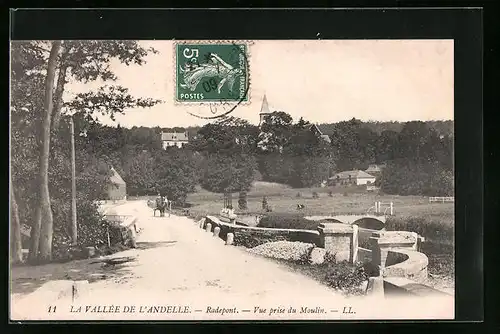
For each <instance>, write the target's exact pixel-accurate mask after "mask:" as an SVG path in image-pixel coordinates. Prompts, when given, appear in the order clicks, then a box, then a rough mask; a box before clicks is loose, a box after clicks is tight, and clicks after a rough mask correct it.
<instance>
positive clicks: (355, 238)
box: [351, 224, 359, 263]
mask: <svg viewBox="0 0 500 334" xmlns="http://www.w3.org/2000/svg"><path fill="white" fill-rule="evenodd" d="M358 232H359V227H358V225H354V224H353V225H352V243H351V245H352V249H351V253H352V263H355V262H356V261H358V240H359V233H358Z"/></svg>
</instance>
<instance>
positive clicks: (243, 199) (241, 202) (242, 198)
mask: <svg viewBox="0 0 500 334" xmlns="http://www.w3.org/2000/svg"><path fill="white" fill-rule="evenodd" d="M238 207H239V208H240V210H246V209H247V208H248V206H247V192H246V191H241V192H240V195H239V199H238Z"/></svg>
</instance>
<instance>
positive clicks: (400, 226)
mask: <svg viewBox="0 0 500 334" xmlns="http://www.w3.org/2000/svg"><path fill="white" fill-rule="evenodd" d="M386 229H387V230H388V231H410V232H416V233H418V234H419V235H421V236H423V237H424V238H426V239H427V240H434V241H440V242H448V243H452V241H453V240H454V235H455V231H454V226H453V225H452V224H447V223H444V222H442V221H438V220H433V219H430V218H427V217H388V218H387V221H386Z"/></svg>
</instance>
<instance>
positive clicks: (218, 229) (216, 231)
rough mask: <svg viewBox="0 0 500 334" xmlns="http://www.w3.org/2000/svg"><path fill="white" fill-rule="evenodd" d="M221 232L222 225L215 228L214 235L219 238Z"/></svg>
mask: <svg viewBox="0 0 500 334" xmlns="http://www.w3.org/2000/svg"><path fill="white" fill-rule="evenodd" d="M219 233H220V227H219V226H217V227H215V228H214V237H217V238H218V237H219Z"/></svg>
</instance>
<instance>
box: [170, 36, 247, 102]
mask: <svg viewBox="0 0 500 334" xmlns="http://www.w3.org/2000/svg"><path fill="white" fill-rule="evenodd" d="M175 57H176V60H175V66H176V75H175V80H176V82H175V87H176V97H175V99H176V101H177V102H224V101H235V102H243V101H247V100H248V88H249V86H248V83H249V80H248V58H247V45H246V44H244V43H230V42H225V43H222V42H220V43H208V42H207V43H179V44H176V45H175Z"/></svg>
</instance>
